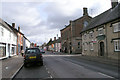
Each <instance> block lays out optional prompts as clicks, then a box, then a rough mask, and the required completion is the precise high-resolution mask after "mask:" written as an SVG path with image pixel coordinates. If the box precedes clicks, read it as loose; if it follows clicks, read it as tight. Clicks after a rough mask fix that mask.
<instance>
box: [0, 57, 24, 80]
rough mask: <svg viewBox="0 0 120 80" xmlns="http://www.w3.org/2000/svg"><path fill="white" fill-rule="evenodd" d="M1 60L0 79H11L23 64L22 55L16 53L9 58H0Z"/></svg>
mask: <svg viewBox="0 0 120 80" xmlns="http://www.w3.org/2000/svg"><path fill="white" fill-rule="evenodd" d="M0 62H2V79H3V80H4V79H11V78H13V77H14V76H15V74H16V73H17V72H18V71H19V69H20V68H21V67H22V65H23V57H22V56H21V55H16V56H13V57H11V58H7V59H4V60H1V61H0Z"/></svg>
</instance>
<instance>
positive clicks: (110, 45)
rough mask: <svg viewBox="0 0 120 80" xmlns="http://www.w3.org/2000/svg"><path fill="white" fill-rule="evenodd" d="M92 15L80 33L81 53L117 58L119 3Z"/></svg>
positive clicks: (119, 48) (118, 45) (119, 28)
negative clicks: (94, 15)
mask: <svg viewBox="0 0 120 80" xmlns="http://www.w3.org/2000/svg"><path fill="white" fill-rule="evenodd" d="M111 4H112V8H110V9H109V10H107V11H105V12H103V13H101V14H100V15H98V16H96V17H94V18H93V19H92V20H91V21H90V23H89V25H88V26H87V27H84V28H83V30H82V32H81V34H82V46H83V48H82V53H83V54H84V55H89V56H101V57H107V58H114V59H119V54H120V15H119V14H120V3H119V4H118V2H112V3H111Z"/></svg>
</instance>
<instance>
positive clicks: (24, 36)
mask: <svg viewBox="0 0 120 80" xmlns="http://www.w3.org/2000/svg"><path fill="white" fill-rule="evenodd" d="M23 37H24V38H25V39H26V40H28V41H29V42H30V40H29V39H28V38H27V37H26V36H25V35H24V36H23ZM30 43H31V42H30Z"/></svg>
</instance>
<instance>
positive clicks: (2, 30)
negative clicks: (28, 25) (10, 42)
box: [1, 28, 4, 36]
mask: <svg viewBox="0 0 120 80" xmlns="http://www.w3.org/2000/svg"><path fill="white" fill-rule="evenodd" d="M1 36H4V29H3V28H1Z"/></svg>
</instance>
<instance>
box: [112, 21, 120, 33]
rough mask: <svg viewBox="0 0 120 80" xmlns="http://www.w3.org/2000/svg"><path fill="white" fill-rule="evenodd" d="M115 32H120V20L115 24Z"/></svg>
mask: <svg viewBox="0 0 120 80" xmlns="http://www.w3.org/2000/svg"><path fill="white" fill-rule="evenodd" d="M113 28H114V32H119V31H120V22H119V23H115V24H113Z"/></svg>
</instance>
